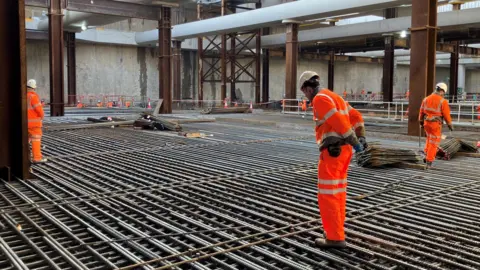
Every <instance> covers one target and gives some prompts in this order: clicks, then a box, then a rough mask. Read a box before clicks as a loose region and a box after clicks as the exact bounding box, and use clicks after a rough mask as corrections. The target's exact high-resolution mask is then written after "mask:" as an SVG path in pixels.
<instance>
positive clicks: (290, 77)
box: [285, 22, 298, 99]
mask: <svg viewBox="0 0 480 270" xmlns="http://www.w3.org/2000/svg"><path fill="white" fill-rule="evenodd" d="M286 36H287V42H286V45H285V50H286V52H285V61H286V63H285V98H286V99H295V98H297V88H298V85H297V64H298V23H295V22H288V23H287V35H286Z"/></svg>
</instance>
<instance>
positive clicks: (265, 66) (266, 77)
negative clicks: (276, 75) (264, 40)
mask: <svg viewBox="0 0 480 270" xmlns="http://www.w3.org/2000/svg"><path fill="white" fill-rule="evenodd" d="M262 32H263V33H262V34H263V35H264V36H266V35H269V34H270V28H263V30H262ZM269 87H270V50H268V49H262V102H268V101H269V99H270V93H269Z"/></svg>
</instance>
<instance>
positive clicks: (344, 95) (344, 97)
mask: <svg viewBox="0 0 480 270" xmlns="http://www.w3.org/2000/svg"><path fill="white" fill-rule="evenodd" d="M346 98H347V89H345V90H343V99H346Z"/></svg>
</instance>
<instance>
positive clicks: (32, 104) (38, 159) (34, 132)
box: [27, 80, 47, 163]
mask: <svg viewBox="0 0 480 270" xmlns="http://www.w3.org/2000/svg"><path fill="white" fill-rule="evenodd" d="M36 88H37V82H36V81H35V80H28V82H27V108H28V139H29V141H31V142H32V154H33V158H32V162H33V163H44V162H47V159H45V158H42V152H41V140H42V120H43V117H44V112H43V107H42V104H41V103H40V98H39V97H38V94H37V93H36V92H35V89H36Z"/></svg>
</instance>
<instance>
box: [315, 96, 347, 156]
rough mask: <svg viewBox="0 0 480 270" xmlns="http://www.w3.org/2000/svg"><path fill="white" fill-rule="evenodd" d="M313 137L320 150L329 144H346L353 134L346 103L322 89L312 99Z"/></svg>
mask: <svg viewBox="0 0 480 270" xmlns="http://www.w3.org/2000/svg"><path fill="white" fill-rule="evenodd" d="M312 105H313V119H314V120H315V124H316V126H315V137H316V141H317V144H318V145H319V146H320V148H321V149H322V148H324V147H327V146H328V145H330V144H335V143H339V142H340V143H341V144H346V143H347V142H346V141H345V139H346V138H347V137H349V136H351V135H352V134H353V130H352V124H351V123H350V115H349V110H348V105H347V103H346V102H345V101H344V100H343V99H342V98H341V97H340V96H339V95H337V94H335V93H334V92H332V91H330V90H328V89H322V90H320V91H319V92H318V94H317V95H316V96H315V97H314V98H313V102H312Z"/></svg>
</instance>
